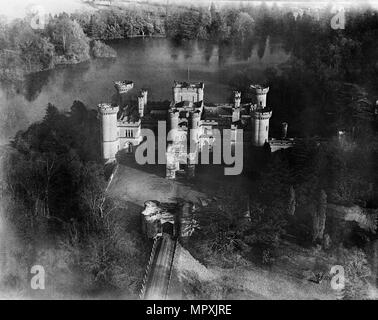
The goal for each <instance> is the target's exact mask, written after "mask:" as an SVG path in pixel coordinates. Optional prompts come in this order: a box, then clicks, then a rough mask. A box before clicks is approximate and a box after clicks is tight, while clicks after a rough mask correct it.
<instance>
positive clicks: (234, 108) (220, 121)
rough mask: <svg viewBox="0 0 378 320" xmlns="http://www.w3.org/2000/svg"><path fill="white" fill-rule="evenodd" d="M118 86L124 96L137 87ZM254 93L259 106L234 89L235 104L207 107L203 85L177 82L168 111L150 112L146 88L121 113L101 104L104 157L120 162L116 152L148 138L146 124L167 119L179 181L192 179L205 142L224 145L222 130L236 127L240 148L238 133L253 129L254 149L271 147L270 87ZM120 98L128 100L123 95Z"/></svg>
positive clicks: (171, 171)
mask: <svg viewBox="0 0 378 320" xmlns="http://www.w3.org/2000/svg"><path fill="white" fill-rule="evenodd" d="M115 86H116V88H117V91H118V92H119V93H125V92H128V91H129V90H130V89H132V88H133V86H134V84H133V82H132V81H118V82H115ZM250 89H251V90H252V91H253V93H254V95H255V97H256V102H257V103H256V104H254V103H243V104H242V103H241V93H240V92H239V91H234V101H233V103H222V104H219V103H218V104H208V105H207V104H206V103H205V102H204V84H203V83H202V82H199V83H187V82H176V81H175V82H174V85H173V88H172V90H173V101H172V102H171V103H170V104H169V108H168V109H167V105H166V104H162V105H161V106H159V105H156V104H151V108H150V109H151V110H150V111H149V110H148V109H146V104H147V95H148V92H147V90H141V92H140V94H139V96H138V98H137V102H131V103H134V105H129V104H127V105H125V106H124V107H123V109H122V112H120V111H119V109H120V108H119V107H118V106H116V105H111V104H106V103H104V104H100V105H98V113H99V118H100V119H101V134H102V153H103V158H104V159H105V160H107V161H108V160H115V156H116V153H117V152H118V151H119V150H121V149H125V150H126V152H133V151H134V150H135V149H134V147H136V146H138V145H139V144H140V143H141V142H142V140H143V136H142V130H141V128H142V125H143V126H146V127H147V128H151V127H152V128H154V127H155V125H157V123H158V121H161V120H168V123H169V125H168V132H170V134H171V135H170V136H169V137H168V141H170V142H169V143H168V147H167V150H166V151H167V152H166V161H167V164H166V166H167V167H166V169H167V172H166V176H167V178H175V177H176V174H182V173H183V172H186V173H187V175H188V176H194V165H195V164H194V162H193V161H192V160H191V159H194V157H198V156H199V153H201V152H202V150H203V149H201V148H202V147H201V146H202V145H205V144H204V142H206V143H207V145H208V146H211V148H212V145H214V143H219V142H220V143H221V141H216V140H217V139H222V135H221V136H219V137H218V135H217V132H218V130H223V129H231V133H232V141H231V142H232V143H234V144H235V143H238V141H236V140H237V129H238V128H242V129H243V130H250V128H251V129H252V132H251V136H252V144H253V145H254V146H257V147H261V146H263V145H265V144H266V143H267V142H268V143H270V141H269V120H270V118H271V116H272V110H271V109H270V108H268V107H267V103H266V101H267V100H266V99H267V94H268V92H269V87H265V86H262V85H256V84H255V85H251V86H250ZM119 96H120V97H121V96H122V97H124V96H123V95H121V94H119ZM138 113H139V115H138ZM163 116H164V118H163ZM249 124H250V125H249ZM243 137H245V136H244V135H243ZM283 137H285V135H283ZM284 140H285V139H284ZM286 140H287V139H286ZM286 140H285V141H286ZM193 142H194V143H193ZM241 143H243V141H241ZM271 145H272V144H271ZM276 145H277V146H278V147H280V148H281V145H283V144H282V143H281V144H280V145H278V144H277V143H275V144H274V147H275V146H276ZM291 145H292V143H291V144H284V147H286V146H287V147H290V146H291ZM192 146H194V148H192ZM189 147H190V149H189ZM278 147H277V148H278ZM275 148H276V147H275ZM277 148H276V149H277ZM189 150H190V151H189ZM211 150H212V149H210V151H211ZM274 150H275V149H274ZM187 170H189V171H187ZM190 170H192V171H190Z"/></svg>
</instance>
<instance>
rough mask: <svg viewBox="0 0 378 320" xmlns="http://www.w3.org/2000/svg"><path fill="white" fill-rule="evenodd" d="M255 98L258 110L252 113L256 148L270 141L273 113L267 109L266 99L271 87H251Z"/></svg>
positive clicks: (253, 136)
mask: <svg viewBox="0 0 378 320" xmlns="http://www.w3.org/2000/svg"><path fill="white" fill-rule="evenodd" d="M250 88H251V89H252V91H253V93H254V95H255V98H256V108H255V109H254V110H252V111H251V122H252V143H253V145H254V146H256V147H262V146H263V145H264V144H265V143H266V142H268V139H269V120H270V118H271V117H272V111H271V110H270V109H269V108H267V107H266V97H267V94H268V92H269V87H264V86H261V85H251V86H250Z"/></svg>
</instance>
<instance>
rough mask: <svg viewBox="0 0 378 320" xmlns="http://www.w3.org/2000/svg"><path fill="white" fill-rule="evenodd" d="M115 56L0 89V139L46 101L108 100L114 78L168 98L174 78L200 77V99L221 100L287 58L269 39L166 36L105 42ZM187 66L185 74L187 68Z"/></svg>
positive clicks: (35, 116) (38, 113) (66, 105)
mask: <svg viewBox="0 0 378 320" xmlns="http://www.w3.org/2000/svg"><path fill="white" fill-rule="evenodd" d="M109 44H110V45H111V46H112V47H113V48H114V49H116V51H117V53H118V57H117V58H116V59H112V60H109V59H93V60H90V61H88V62H84V63H81V64H77V65H70V66H61V67H58V68H56V69H54V70H49V71H44V72H39V73H37V74H33V75H31V76H28V78H27V80H26V81H25V83H24V84H23V86H22V88H18V89H14V88H13V89H12V90H10V89H9V88H7V89H6V88H0V108H1V117H0V126H1V138H2V140H1V142H2V143H6V142H7V141H9V138H10V137H12V136H14V134H15V133H16V132H17V131H18V130H23V129H26V128H27V127H28V126H29V125H30V124H31V123H33V122H35V121H39V120H40V119H42V117H43V115H44V112H45V108H46V106H47V104H48V103H49V102H50V103H52V104H54V105H55V106H56V107H57V108H58V109H59V110H62V111H68V110H69V109H70V107H71V105H72V102H73V101H74V100H80V101H82V102H83V103H84V104H85V105H86V106H87V107H88V108H96V106H97V104H98V103H101V102H109V101H111V100H112V96H113V95H114V93H115V89H114V87H113V81H115V80H124V79H127V80H132V81H134V90H133V91H132V92H130V94H131V95H136V94H137V93H138V90H139V89H140V88H141V87H145V88H147V89H148V90H149V96H148V98H149V99H150V100H154V101H159V100H170V99H171V91H172V84H173V81H174V80H179V81H180V80H187V79H188V73H189V79H190V81H203V82H204V83H205V101H207V102H224V101H227V100H228V99H229V98H230V95H231V93H232V91H233V90H234V88H235V86H237V82H238V79H243V78H245V77H247V78H248V79H250V80H251V81H254V82H260V81H263V80H264V70H266V68H269V67H276V66H278V65H279V64H281V63H284V62H286V61H287V60H288V58H289V57H290V54H289V53H288V52H285V50H284V49H283V48H282V45H281V44H280V43H279V42H275V41H273V40H271V39H269V38H267V39H264V40H260V41H256V42H253V43H249V44H248V45H246V46H244V47H236V46H231V45H222V46H219V45H217V44H213V43H210V42H208V41H189V42H185V43H183V44H176V43H174V42H172V41H170V40H168V39H165V38H145V39H142V38H138V39H127V40H120V41H114V42H111V43H109ZM188 69H189V72H188Z"/></svg>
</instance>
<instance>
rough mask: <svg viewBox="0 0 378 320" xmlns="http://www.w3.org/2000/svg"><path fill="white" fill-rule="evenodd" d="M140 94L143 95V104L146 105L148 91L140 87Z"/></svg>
mask: <svg viewBox="0 0 378 320" xmlns="http://www.w3.org/2000/svg"><path fill="white" fill-rule="evenodd" d="M140 95H141V96H142V97H143V100H144V105H145V106H146V105H147V95H148V91H147V90H146V89H142V90H141V92H140Z"/></svg>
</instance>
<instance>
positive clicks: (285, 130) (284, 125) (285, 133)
mask: <svg viewBox="0 0 378 320" xmlns="http://www.w3.org/2000/svg"><path fill="white" fill-rule="evenodd" d="M287 127H288V123H287V122H282V139H286V137H287Z"/></svg>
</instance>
